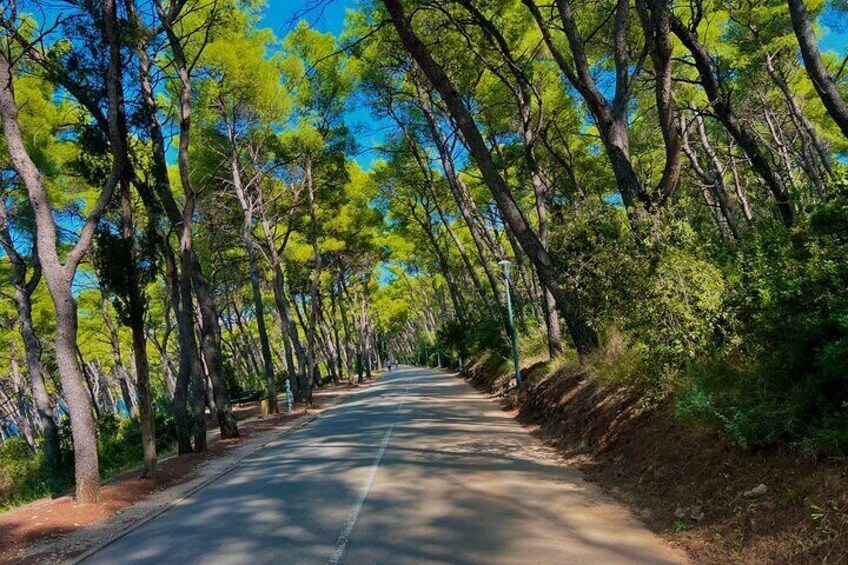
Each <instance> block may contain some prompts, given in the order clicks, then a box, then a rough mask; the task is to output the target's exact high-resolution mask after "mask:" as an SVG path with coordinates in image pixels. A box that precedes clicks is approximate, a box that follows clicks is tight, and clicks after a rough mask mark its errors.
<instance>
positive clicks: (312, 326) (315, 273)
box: [304, 155, 321, 404]
mask: <svg viewBox="0 0 848 565" xmlns="http://www.w3.org/2000/svg"><path fill="white" fill-rule="evenodd" d="M304 177H305V179H304V180H305V182H306V190H307V196H308V202H309V225H310V232H311V234H310V239H311V241H312V254H313V260H314V264H313V265H312V286H311V290H310V308H309V334H308V337H307V357H308V359H309V376H308V378H307V382H308V383H309V384H308V386H307V388H306V401H307V402H308V403H309V404H312V384H313V382H314V380H315V379H316V370H317V368H318V364H317V360H316V353H317V351H316V349H317V348H316V339H317V334H316V332H317V325H318V312H319V309H320V308H321V296H320V294H319V290H320V288H319V283H320V282H321V248H320V247H319V245H318V216H317V214H316V210H315V182H314V179H313V177H312V156H311V155H308V156H307V157H306V163H305V164H304ZM318 384H320V381H319V383H318Z"/></svg>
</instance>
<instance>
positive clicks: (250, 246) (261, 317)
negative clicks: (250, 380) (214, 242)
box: [232, 148, 278, 414]
mask: <svg viewBox="0 0 848 565" xmlns="http://www.w3.org/2000/svg"><path fill="white" fill-rule="evenodd" d="M232 173H233V187H234V188H235V191H236V197H237V198H238V201H239V203H240V204H241V209H242V213H243V214H244V226H243V229H242V236H243V237H244V245H245V247H246V248H247V260H248V264H249V266H250V288H251V291H252V292H253V309H254V310H255V312H254V315H255V316H256V326H257V328H258V330H259V344H260V346H261V350H262V367H263V369H264V373H265V386H266V387H267V390H266V394H267V395H268V401H269V406H270V413H272V414H276V413H277V411H278V410H277V383H276V381H275V377H274V360H273V358H272V357H271V345H270V341H269V340H268V330H267V329H266V327H265V306H264V304H263V303H262V289H261V287H260V285H259V266H258V259H257V256H256V249H255V246H254V243H253V211H252V206H251V204H250V202H248V197H247V194H246V193H245V190H244V186H243V185H242V181H241V170H240V169H239V163H238V155H237V154H236V151H235V148H234V150H233V158H232Z"/></svg>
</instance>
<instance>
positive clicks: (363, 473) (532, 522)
mask: <svg viewBox="0 0 848 565" xmlns="http://www.w3.org/2000/svg"><path fill="white" fill-rule="evenodd" d="M682 562H685V560H684V558H683V557H682V556H681V555H679V554H677V553H676V552H674V551H672V550H671V549H670V548H669V547H668V546H666V544H665V542H663V541H662V540H661V539H659V538H658V537H656V536H655V535H653V534H652V533H651V532H649V531H648V530H647V529H646V528H645V527H644V526H643V525H641V524H640V523H639V522H638V521H637V520H636V519H635V518H633V517H632V516H631V515H630V514H629V513H628V512H627V511H626V510H625V509H623V508H622V507H621V506H619V505H617V504H615V503H613V502H611V501H610V500H609V499H608V498H606V497H604V496H603V495H602V494H600V493H599V492H598V491H597V489H595V488H594V487H593V486H591V485H589V484H587V483H585V482H584V481H583V480H582V479H581V478H580V473H579V472H578V471H576V470H574V469H570V468H568V467H564V466H562V465H560V464H558V463H557V462H556V460H555V459H554V458H553V457H551V454H550V452H549V451H548V450H547V449H546V448H544V447H543V446H541V445H540V444H539V443H538V442H537V441H536V440H535V439H533V438H532V437H531V436H530V435H529V434H528V433H527V432H526V430H524V429H522V427H521V426H520V425H518V424H517V423H516V422H515V421H513V420H512V419H511V418H509V417H508V416H507V415H506V414H504V413H503V412H501V410H500V409H499V408H498V406H497V405H496V404H495V403H494V402H492V401H491V400H487V399H485V398H483V397H482V396H480V395H479V394H478V393H477V392H475V391H474V390H473V389H472V388H471V387H470V386H468V385H467V384H466V383H465V382H463V381H462V380H460V379H457V378H456V377H453V376H450V375H446V374H444V373H441V372H436V371H429V370H423V369H413V368H401V369H400V370H398V371H395V372H393V373H386V374H384V375H383V377H382V382H381V383H379V384H378V385H376V386H374V387H370V388H368V389H363V390H362V391H361V392H358V393H356V394H355V395H354V396H353V397H351V398H350V399H349V400H348V401H347V402H345V403H343V404H341V405H338V406H336V407H334V408H332V409H331V410H329V411H328V412H326V413H324V414H323V415H322V416H321V417H320V418H318V419H317V420H315V421H314V422H312V423H311V424H309V425H308V426H306V427H304V428H302V429H301V430H299V431H297V432H295V433H293V434H290V435H288V436H286V437H285V438H282V439H280V440H279V441H276V442H273V443H271V444H270V445H269V446H268V447H267V448H265V449H264V450H262V451H260V452H258V453H257V454H255V455H254V456H253V457H251V458H249V459H247V460H246V461H245V462H244V463H242V464H241V465H240V466H238V467H237V468H236V469H234V470H233V471H231V472H230V473H228V474H226V475H224V476H222V477H221V478H219V479H217V480H216V481H214V482H212V483H211V484H210V485H208V486H207V487H205V488H204V489H202V490H200V491H198V492H196V493H195V494H193V495H192V496H191V497H189V498H187V499H185V500H183V501H182V502H181V503H180V504H178V505H176V506H175V507H174V508H172V509H171V510H169V511H167V512H165V513H164V514H162V515H161V516H159V517H158V518H156V519H155V520H153V521H151V522H148V523H147V524H144V525H143V526H141V527H140V528H138V529H136V530H135V531H133V532H131V533H129V534H128V535H126V536H125V537H123V538H120V539H118V540H117V541H116V542H114V543H113V544H111V545H109V546H107V547H106V548H104V549H103V550H101V551H100V552H98V553H96V554H95V555H93V556H91V557H90V558H89V559H87V560H86V561H85V563H86V564H92V565H93V564H96V563H109V564H114V563H122V564H123V563H178V564H180V565H188V564H193V563H198V564H199V563H203V564H229V563H233V564H236V563H238V564H241V563H250V564H260V563H275V564H277V563H286V564H319V565H323V564H338V563H345V564H365V563H380V564H387V565H405V564H425V563H426V564H435V563H451V564H460V565H464V564H469V565H470V564H481V565H483V564H485V565H490V564H501V563H502V564H510V565H513V564H524V563H539V564H584V563H587V564H588V563H598V564H613V563H640V564H643V563H656V564H671V563H682Z"/></svg>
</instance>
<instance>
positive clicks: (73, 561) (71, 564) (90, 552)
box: [62, 383, 376, 565]
mask: <svg viewBox="0 0 848 565" xmlns="http://www.w3.org/2000/svg"><path fill="white" fill-rule="evenodd" d="M375 384H376V383H375ZM369 388H370V387H369ZM362 390H366V389H360V390H358V391H355V392H354V393H352V394H347V395H345V396H342V397H341V398H339V399H338V400H336V401H334V402H332V403H331V404H330V405H328V406H326V407H324V408H321V409H319V410H317V411H316V412H314V413H312V414H307V415H306V416H305V417H303V418H298V419H297V420H295V421H294V423H293V424H292V425H291V426H289V427H286V428H284V429H282V430H280V431H279V432H278V433H276V434H274V436H273V437H271V438H268V439H267V440H266V441H263V442H262V443H260V444H259V445H257V446H255V447H254V448H253V449H250V450H249V451H246V452H245V453H244V454H242V455H240V456H239V457H238V458H237V459H236V460H235V461H233V462H232V463H231V464H229V465H227V466H226V467H225V468H224V469H222V470H220V471H218V472H216V473H212V474H211V475H209V476H208V477H205V478H204V479H203V480H202V481H201V482H200V483H198V484H196V485H194V486H192V487H191V488H189V489H188V490H186V491H185V492H182V493H180V494H179V495H178V496H176V497H175V498H174V499H172V500H170V501H169V502H167V503H165V504H164V505H162V506H159V507H157V508H155V509H154V510H152V511H151V512H150V513H149V514H147V515H146V516H144V517H142V518H140V519H138V520H136V521H135V522H133V523H132V524H130V525H129V526H126V527H124V528H122V529H119V530H117V531H116V532H113V533H112V534H110V535H108V536H107V537H106V538H105V539H104V540H102V541H100V542H98V543H97V544H95V545H93V546H92V547H90V548H88V549H87V550H85V551H84V552H83V553H80V554H79V555H77V556H74V557H72V558H70V559H66V560H63V561H62V563H64V564H66V565H77V564H78V563H82V562H84V561H85V560H86V559H88V558H90V557H92V556H94V555H95V554H97V553H99V552H100V551H102V550H104V549H105V548H107V547H108V546H110V545H112V544H113V543H115V542H116V541H118V540H120V539H121V538H124V537H126V536H127V535H129V534H131V533H132V532H134V531H136V530H137V529H139V528H141V527H142V526H144V525H145V524H147V523H149V522H151V521H153V520H155V519H156V518H158V517H159V516H161V515H162V514H164V513H165V512H167V511H169V510H171V509H172V508H174V507H175V506H178V505H179V504H180V503H181V502H182V501H184V500H186V499H187V498H190V497H191V496H192V495H194V494H196V493H197V492H199V491H201V490H203V489H204V488H206V487H207V486H209V485H210V484H211V483H213V482H215V481H217V480H218V479H220V478H221V477H223V476H225V475H227V474H228V473H230V472H232V471H233V470H235V469H236V468H237V467H239V466H240V465H241V464H242V463H244V461H245V460H247V459H248V458H250V457H252V456H254V455H256V454H257V453H259V452H260V451H262V450H264V449H266V448H268V446H270V445H271V444H272V443H275V442H277V441H279V440H281V439H283V438H284V437H286V436H289V435H291V434H293V433H295V432H297V431H299V430H301V429H302V428H304V427H306V426H307V425H309V424H311V423H312V422H314V421H315V420H317V419H318V418H319V417H320V416H321V415H323V414H325V413H326V412H328V411H330V410H333V409H335V408H337V407H339V406H341V405H342V404H344V403H345V402H347V401H348V400H349V399H351V398H354V397H356V396H358V394H359V393H360V392H361V391H362Z"/></svg>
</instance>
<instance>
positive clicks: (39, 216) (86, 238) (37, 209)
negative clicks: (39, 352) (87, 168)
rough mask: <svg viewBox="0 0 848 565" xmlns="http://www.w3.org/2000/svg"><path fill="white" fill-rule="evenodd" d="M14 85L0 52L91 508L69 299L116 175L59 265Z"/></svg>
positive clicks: (80, 484)
mask: <svg viewBox="0 0 848 565" xmlns="http://www.w3.org/2000/svg"><path fill="white" fill-rule="evenodd" d="M107 1H109V0H107ZM0 51H4V50H0ZM114 59H115V57H114V55H112V57H111V63H110V71H109V72H110V75H114V74H115V67H116V66H117V64H118V62H116V61H115V60H114ZM13 84H14V83H13V74H12V68H11V64H10V61H9V59H8V58H7V55H6V53H5V52H2V53H0V116H2V121H3V133H4V138H5V140H6V145H7V146H8V149H9V156H10V158H11V160H12V164H13V166H14V168H15V170H16V171H17V172H18V174H19V175H20V177H21V179H22V180H23V182H24V184H25V185H26V188H27V192H28V194H29V199H30V203H31V205H32V207H33V211H34V213H35V220H36V242H37V246H38V254H39V259H40V262H41V265H42V269H43V272H44V278H45V281H46V282H47V287H48V290H49V292H50V296H51V298H52V300H53V306H54V310H55V315H56V335H55V353H56V363H57V365H58V367H59V374H60V376H61V379H62V390H63V392H64V396H65V400H66V401H67V404H68V410H69V412H70V416H71V434H72V436H73V442H74V461H75V467H74V475H75V479H76V489H75V491H76V500H77V502H78V503H79V504H87V503H93V502H97V501H98V500H99V499H100V472H99V469H98V457H97V439H96V435H95V426H94V418H93V417H92V412H91V411H92V401H91V397H90V395H89V393H88V390H87V388H86V385H85V378H84V376H83V373H82V370H81V368H80V365H79V361H78V359H77V355H76V353H77V352H76V348H77V343H76V339H77V304H76V300H75V299H74V294H73V278H74V275H75V273H76V271H77V267H78V266H79V262H80V261H81V260H82V257H83V255H84V254H85V252H86V251H87V250H88V248H89V247H90V245H91V241H92V238H93V236H94V230H95V227H96V224H97V222H98V221H99V219H100V216H101V215H102V213H103V211H104V210H105V208H106V206H107V205H108V203H109V200H111V198H112V193H113V192H114V189H115V186H116V184H117V181H118V178H119V175H120V169H119V168H118V167H116V166H115V164H113V169H112V171H111V172H110V175H109V178H108V179H107V181H106V183H105V185H104V188H103V190H102V191H101V193H100V196H99V197H98V199H97V201H96V202H95V203H94V205H93V207H92V208H91V210H90V212H89V215H88V218H87V219H86V222H85V224H84V225H83V228H82V231H81V233H80V238H79V240H78V241H77V243H76V245H75V246H74V248H73V249H72V250H71V251H70V252H69V253H68V255H67V256H66V259H65V262H64V264H63V263H62V262H61V261H60V259H59V253H58V248H57V243H56V241H57V237H56V236H57V233H56V224H55V220H54V217H53V210H52V206H51V204H50V199H49V197H48V195H47V190H46V187H45V185H44V181H43V179H42V177H41V173H40V172H39V171H38V168H37V167H36V166H35V163H34V162H33V161H32V159H31V158H30V156H29V154H28V153H27V150H26V147H25V145H24V142H23V138H22V135H21V132H20V129H19V126H18V108H17V104H16V103H15V93H14V87H13Z"/></svg>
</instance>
